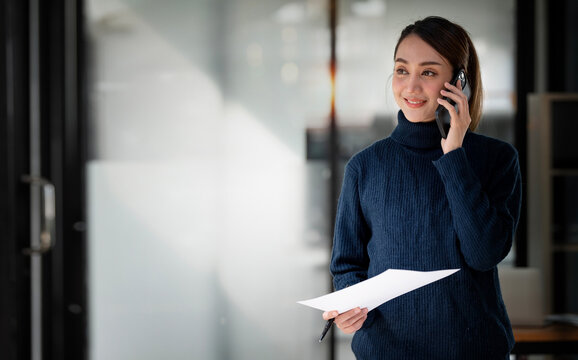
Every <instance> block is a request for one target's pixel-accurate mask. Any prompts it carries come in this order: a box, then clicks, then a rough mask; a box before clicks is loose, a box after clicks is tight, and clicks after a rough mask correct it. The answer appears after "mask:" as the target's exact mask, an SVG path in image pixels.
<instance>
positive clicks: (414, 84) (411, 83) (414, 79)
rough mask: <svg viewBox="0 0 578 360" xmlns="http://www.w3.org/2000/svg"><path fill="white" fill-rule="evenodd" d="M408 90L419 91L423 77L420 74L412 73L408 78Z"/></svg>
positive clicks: (410, 91)
mask: <svg viewBox="0 0 578 360" xmlns="http://www.w3.org/2000/svg"><path fill="white" fill-rule="evenodd" d="M406 88H407V91H408V92H409V93H417V92H419V91H420V90H421V79H420V77H419V76H418V75H413V74H411V75H410V76H409V78H408V79H407V86H406Z"/></svg>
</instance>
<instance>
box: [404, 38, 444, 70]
mask: <svg viewBox="0 0 578 360" xmlns="http://www.w3.org/2000/svg"><path fill="white" fill-rule="evenodd" d="M399 59H403V60H404V61H405V62H408V63H410V64H413V63H416V64H421V63H439V64H441V65H447V66H449V62H448V61H447V60H446V58H444V57H443V56H441V55H440V53H438V52H437V51H436V50H435V49H434V48H433V47H431V46H430V45H429V44H428V43H426V42H425V41H423V40H422V39H421V38H420V37H419V36H417V35H415V34H411V35H408V36H407V37H406V38H405V39H403V40H402V41H401V43H399V46H398V48H397V53H396V54H395V61H398V60H399Z"/></svg>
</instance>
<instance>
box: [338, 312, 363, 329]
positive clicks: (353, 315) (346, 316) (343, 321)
mask: <svg viewBox="0 0 578 360" xmlns="http://www.w3.org/2000/svg"><path fill="white" fill-rule="evenodd" d="M364 316H367V309H360V308H355V309H352V310H350V311H348V312H346V313H343V314H341V315H340V316H339V317H338V318H337V319H336V322H335V323H336V324H337V326H338V327H339V328H340V329H345V328H348V327H350V326H352V325H353V324H355V323H356V322H357V321H359V319H361V318H363V317H364Z"/></svg>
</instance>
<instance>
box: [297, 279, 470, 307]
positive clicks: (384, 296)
mask: <svg viewBox="0 0 578 360" xmlns="http://www.w3.org/2000/svg"><path fill="white" fill-rule="evenodd" d="M459 270H460V269H448V270H437V271H413V270H399V269H388V270H386V271H384V272H382V273H381V274H379V275H377V276H374V277H372V278H370V279H367V280H365V281H362V282H360V283H357V284H355V285H353V286H349V287H347V288H345V289H342V290H339V291H335V292H332V293H330V294H327V295H323V296H320V297H317V298H314V299H309V300H303V301H298V302H297V303H299V304H302V305H306V306H310V307H312V308H315V309H319V310H323V311H330V310H337V311H338V312H339V313H343V312H346V311H348V310H351V309H353V308H356V307H360V308H362V309H363V308H367V309H368V310H369V311H371V310H373V309H375V308H376V307H378V306H379V305H381V304H383V303H385V302H387V301H389V300H391V299H393V298H396V297H398V296H400V295H403V294H405V293H408V292H410V291H412V290H415V289H417V288H420V287H422V286H425V285H428V284H431V283H433V282H435V281H438V280H440V279H443V278H445V277H447V276H450V275H452V274H454V273H456V272H457V271H459Z"/></svg>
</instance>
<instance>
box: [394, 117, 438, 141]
mask: <svg viewBox="0 0 578 360" xmlns="http://www.w3.org/2000/svg"><path fill="white" fill-rule="evenodd" d="M391 137H392V138H393V139H394V140H395V141H397V142H398V143H400V144H402V145H405V146H408V147H411V148H417V149H435V148H440V146H441V145H440V141H441V135H440V132H439V129H438V126H437V124H436V122H435V120H433V121H428V122H417V123H414V122H411V121H409V120H408V119H407V118H406V117H405V115H404V114H403V112H402V111H401V110H400V111H399V113H398V114H397V127H396V128H395V130H394V131H393V133H392V134H391Z"/></svg>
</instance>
